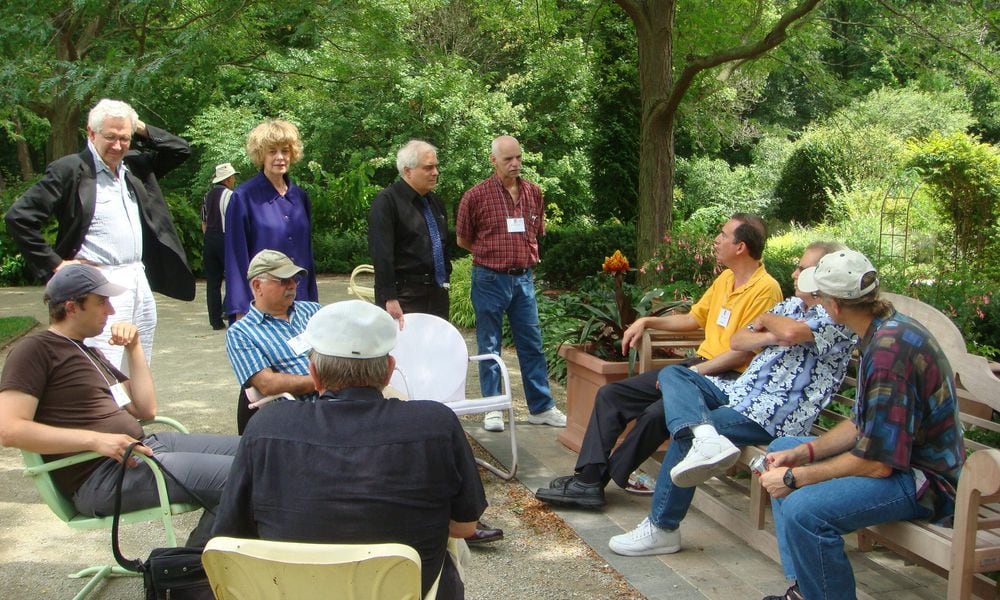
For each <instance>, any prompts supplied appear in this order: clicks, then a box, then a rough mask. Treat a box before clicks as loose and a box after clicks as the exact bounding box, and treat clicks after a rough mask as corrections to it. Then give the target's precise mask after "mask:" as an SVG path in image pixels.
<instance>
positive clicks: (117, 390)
mask: <svg viewBox="0 0 1000 600" xmlns="http://www.w3.org/2000/svg"><path fill="white" fill-rule="evenodd" d="M111 397H112V398H114V399H115V404H117V405H118V408H124V407H125V406H126V405H127V404H131V403H132V399H131V398H129V397H128V392H127V391H126V390H125V386H124V385H122V383H121V382H118V383H116V384H114V385H113V386H111Z"/></svg>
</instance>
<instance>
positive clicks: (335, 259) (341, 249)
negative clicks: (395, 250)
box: [313, 227, 372, 273]
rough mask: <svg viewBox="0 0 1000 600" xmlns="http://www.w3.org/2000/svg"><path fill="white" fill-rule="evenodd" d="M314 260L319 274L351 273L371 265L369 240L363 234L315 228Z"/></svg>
mask: <svg viewBox="0 0 1000 600" xmlns="http://www.w3.org/2000/svg"><path fill="white" fill-rule="evenodd" d="M313 260H314V261H315V262H316V272H317V273H350V272H351V271H353V270H354V267H356V266H358V265H361V264H366V263H371V262H372V259H371V256H369V255H368V238H367V237H366V235H365V234H363V233H354V232H340V231H323V232H318V231H317V230H316V228H315V227H314V228H313Z"/></svg>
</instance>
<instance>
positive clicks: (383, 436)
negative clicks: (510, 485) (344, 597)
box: [215, 300, 487, 599]
mask: <svg viewBox="0 0 1000 600" xmlns="http://www.w3.org/2000/svg"><path fill="white" fill-rule="evenodd" d="M397 330H398V326H397V324H396V322H395V321H394V320H393V319H392V317H390V316H389V313H387V312H385V311H384V310H382V309H381V308H379V307H377V306H375V305H374V304H369V303H368V302H363V301H360V300H349V301H346V302H337V303H334V304H331V305H329V306H326V307H324V308H322V309H320V310H319V312H317V313H316V314H315V315H314V316H313V318H312V319H311V320H310V321H309V324H308V325H307V326H306V331H305V335H304V336H303V337H304V339H305V341H306V342H307V343H308V344H309V345H310V346H311V347H312V351H311V354H310V359H309V374H310V376H311V377H312V379H313V382H314V383H315V386H316V389H317V390H320V397H319V400H317V401H315V402H292V401H278V402H272V403H271V404H270V405H268V407H267V408H266V409H265V410H264V412H262V413H261V416H259V417H258V418H256V419H253V420H252V421H251V422H250V423H249V424H248V426H247V428H246V430H245V432H244V434H243V439H242V441H241V442H240V450H239V452H238V454H237V458H236V461H235V463H234V467H233V472H232V476H231V477H232V481H231V484H230V486H229V488H228V490H227V492H226V493H225V496H224V497H223V499H222V502H221V504H220V510H219V517H218V520H217V522H216V529H215V534H216V535H227V536H234V537H250V538H260V539H268V540H294V541H299V542H302V541H306V542H325V543H367V544H374V543H384V542H396V543H403V544H407V545H409V546H412V547H413V548H415V549H416V550H417V552H419V553H420V561H421V570H422V589H423V593H425V594H426V592H427V591H428V589H429V588H430V587H431V585H432V584H433V583H434V581H435V579H437V577H438V574H439V573H440V585H439V587H438V592H437V597H438V598H442V599H443V598H464V586H463V584H462V581H461V579H460V578H459V575H458V571H457V569H456V568H455V564H454V561H453V559H452V558H451V555H450V554H448V552H447V544H446V540H447V538H448V537H453V538H466V537H468V536H470V535H472V534H473V533H474V532H475V528H476V522H477V520H478V519H479V517H480V515H482V513H483V511H484V510H485V509H486V505H487V504H486V497H485V493H484V491H483V486H482V483H481V482H480V480H479V474H478V472H477V471H476V463H475V460H474V459H473V456H472V450H471V448H470V447H469V443H468V442H467V441H466V439H465V432H464V431H463V430H462V427H461V425H460V424H459V422H458V418H457V417H456V416H455V414H454V413H453V412H452V411H451V409H449V408H448V407H446V406H444V405H443V404H440V403H437V402H429V401H419V400H411V401H401V400H399V399H397V398H385V397H384V396H383V395H382V391H381V390H382V388H383V387H385V385H386V384H387V383H388V382H389V378H390V376H391V375H392V370H393V367H394V366H395V360H394V359H393V357H392V356H391V355H390V354H389V353H390V352H391V351H392V349H393V347H395V344H396V332H397ZM279 490H280V492H281V493H280V494H279V493H277V492H278V491H279ZM272 492H273V493H272Z"/></svg>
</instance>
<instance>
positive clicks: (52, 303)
mask: <svg viewBox="0 0 1000 600" xmlns="http://www.w3.org/2000/svg"><path fill="white" fill-rule="evenodd" d="M123 293H127V289H126V288H125V287H124V286H120V285H117V284H115V283H110V282H109V281H108V280H107V278H105V277H104V274H103V272H102V271H101V270H99V269H97V268H96V267H92V266H90V265H81V264H70V265H66V266H65V267H63V268H61V269H59V271H58V272H56V274H55V275H53V276H52V279H50V280H49V282H48V284H47V285H46V286H45V295H44V299H45V302H46V303H47V304H48V309H49V327H48V329H47V330H45V331H43V332H40V333H36V334H33V335H29V336H27V337H25V338H22V339H21V340H19V341H18V342H17V343H15V344H14V347H13V348H12V349H11V351H10V354H9V355H8V356H7V360H6V362H5V363H4V366H3V374H2V375H0V443H2V444H3V445H4V446H8V447H14V448H22V449H24V450H29V451H32V452H39V453H41V454H42V455H44V457H45V458H46V460H56V459H59V458H63V457H65V456H69V455H71V454H76V453H78V452H85V451H94V452H97V453H98V454H100V455H102V457H101V458H97V459H94V460H89V461H86V462H83V463H80V464H77V465H73V466H70V467H67V468H64V469H59V470H57V471H55V472H54V473H53V478H54V479H55V481H56V484H57V485H58V486H59V488H60V490H61V491H62V492H63V493H64V494H66V495H67V496H68V497H70V498H71V500H72V502H73V505H74V506H75V507H76V508H77V510H79V511H80V512H81V513H82V514H85V515H90V516H97V515H109V514H112V513H113V512H114V509H115V502H114V499H115V483H116V481H117V478H118V476H119V473H120V472H121V467H120V466H119V465H120V463H121V460H122V457H123V456H124V452H125V449H126V448H127V447H128V446H129V444H131V443H133V442H136V441H141V442H142V445H139V446H136V448H135V452H138V453H142V454H145V455H147V456H155V457H156V458H157V459H159V461H160V462H161V463H163V465H164V466H166V467H167V469H169V471H170V472H171V473H172V474H173V475H174V476H175V477H177V479H179V480H180V482H181V484H183V486H184V487H183V488H182V487H179V486H177V484H176V483H175V482H174V481H173V480H172V479H170V478H167V493H168V494H169V495H170V500H171V501H172V502H196V500H195V498H194V497H192V496H190V495H189V494H188V491H187V490H188V489H190V490H191V491H192V492H194V494H196V495H197V497H198V498H199V499H200V500H203V501H205V502H206V503H207V506H206V508H208V509H211V508H212V507H214V506H215V504H216V503H217V502H218V500H219V498H220V497H221V495H222V488H223V487H224V486H225V484H226V480H227V478H228V476H229V469H230V466H231V465H232V460H233V455H234V454H235V453H236V446H237V443H238V441H239V438H237V437H236V436H223V435H208V434H186V433H179V432H158V433H153V434H151V435H146V433H145V432H144V431H143V428H142V426H141V425H140V424H139V422H138V419H150V418H152V417H154V416H156V412H157V397H156V389H155V387H154V385H153V377H152V373H151V372H150V369H149V365H148V364H146V357H145V351H144V349H143V346H142V343H141V341H140V336H139V332H138V328H137V327H136V326H135V325H133V324H132V323H128V322H124V321H119V322H117V323H114V324H113V325H112V326H111V328H110V329H111V336H110V338H109V342H110V343H111V344H113V345H116V346H120V347H122V348H123V352H124V356H125V359H126V361H127V364H128V366H129V367H130V371H129V375H128V376H126V375H125V374H124V373H122V372H121V371H120V370H119V369H118V368H117V367H116V366H115V365H113V364H112V363H111V362H110V361H108V360H107V359H106V358H105V356H104V354H103V353H102V352H101V351H100V350H99V349H97V348H94V347H93V346H90V345H88V344H85V343H84V340H85V339H86V338H89V337H93V336H94V335H96V334H98V333H100V332H101V331H102V330H103V329H104V328H105V325H106V324H107V322H108V320H109V317H111V316H112V315H114V313H115V309H114V307H113V306H112V301H111V298H112V297H114V298H116V299H117V298H118V297H119V296H121V295H122V294H123ZM130 460H131V461H133V463H132V465H131V466H132V467H133V468H130V469H126V471H125V474H124V480H123V483H122V511H123V512H129V511H134V510H138V509H142V508H151V507H154V506H158V499H157V495H156V482H155V480H154V477H153V472H152V471H151V470H150V469H149V467H148V466H147V465H146V463H145V462H139V461H138V459H136V458H132V459H130ZM212 520H213V517H212V515H211V513H209V512H205V513H204V514H203V515H202V517H201V520H200V521H199V523H198V525H197V526H196V527H195V529H194V531H192V532H191V535H190V537H189V538H188V541H187V545H188V546H193V547H202V546H204V545H205V543H206V542H207V541H208V539H209V535H210V533H211V531H212V523H213V521H212Z"/></svg>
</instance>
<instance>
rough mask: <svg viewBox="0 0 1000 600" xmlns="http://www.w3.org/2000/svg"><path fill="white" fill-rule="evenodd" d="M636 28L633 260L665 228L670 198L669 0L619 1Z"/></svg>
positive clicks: (645, 253)
mask: <svg viewBox="0 0 1000 600" xmlns="http://www.w3.org/2000/svg"><path fill="white" fill-rule="evenodd" d="M620 4H621V5H622V7H623V8H624V9H625V12H626V13H628V15H629V16H630V17H631V18H632V22H633V23H634V24H635V27H636V38H637V40H638V46H639V93H640V102H641V106H642V112H641V116H640V119H641V120H640V124H641V125H640V134H639V211H638V213H639V222H638V225H637V232H636V233H637V235H636V254H637V258H638V263H637V264H639V265H642V264H644V263H645V262H646V261H647V260H649V258H650V257H652V255H653V250H654V249H655V248H656V245H657V243H659V241H660V240H661V239H663V235H664V233H666V232H667V231H668V230H669V229H670V225H671V223H670V221H671V211H672V209H673V200H674V193H673V187H674V118H673V117H674V111H673V110H671V109H669V108H668V107H669V100H670V96H671V94H672V93H673V86H674V77H673V68H672V67H673V28H674V14H675V10H674V9H675V2H674V0H656V1H651V2H644V3H637V2H632V3H629V2H621V3H620Z"/></svg>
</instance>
